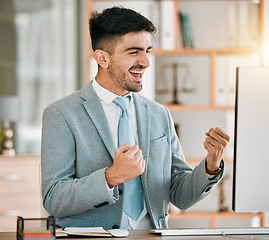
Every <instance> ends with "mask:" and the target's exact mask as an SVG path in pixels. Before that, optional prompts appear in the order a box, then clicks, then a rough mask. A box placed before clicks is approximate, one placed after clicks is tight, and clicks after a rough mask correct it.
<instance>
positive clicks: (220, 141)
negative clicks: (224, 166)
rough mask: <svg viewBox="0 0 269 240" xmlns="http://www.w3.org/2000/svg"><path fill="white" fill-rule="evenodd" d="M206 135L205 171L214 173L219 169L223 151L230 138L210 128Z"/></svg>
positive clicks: (216, 129)
mask: <svg viewBox="0 0 269 240" xmlns="http://www.w3.org/2000/svg"><path fill="white" fill-rule="evenodd" d="M205 134H206V136H207V137H206V139H205V142H204V147H205V149H206V150H207V169H209V170H210V171H215V170H217V169H218V168H219V166H220V162H221V160H222V158H223V154H224V150H225V148H226V146H227V144H228V142H229V141H230V137H229V135H228V134H226V133H225V132H224V131H223V130H221V129H220V128H218V127H216V128H210V129H209V131H208V132H206V133H205Z"/></svg>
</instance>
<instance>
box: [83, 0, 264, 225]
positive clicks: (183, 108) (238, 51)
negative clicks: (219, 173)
mask: <svg viewBox="0 0 269 240" xmlns="http://www.w3.org/2000/svg"><path fill="white" fill-rule="evenodd" d="M99 1H107V2H108V1H109V2H113V1H114V0H87V10H88V15H87V17H88V18H90V17H91V16H92V9H93V3H94V2H99ZM160 1H162V0H160ZM171 1H173V4H174V8H173V9H174V12H173V13H172V14H173V16H174V17H173V18H174V23H175V24H174V33H175V34H174V39H173V42H174V48H173V49H172V50H164V49H160V48H156V49H153V50H152V51H151V53H152V55H153V56H154V57H156V58H158V57H185V56H207V57H208V59H209V69H208V71H209V88H210V89H209V103H208V104H203V105H199V104H195V105H194V104H192V105H182V104H164V105H165V106H167V107H168V108H169V110H170V111H171V112H197V111H210V112H212V111H223V112H227V111H230V112H231V111H234V105H221V106H220V105H218V104H217V103H216V73H217V72H216V71H217V57H218V56H228V55H232V56H233V55H240V56H241V55H242V56H243V55H252V54H253V53H257V54H258V55H259V56H260V64H261V65H263V64H264V63H263V46H264V43H263V39H264V37H263V35H264V30H263V29H264V0H260V3H259V19H258V21H259V30H258V32H259V44H258V45H257V46H256V47H244V48H242V47H227V48H181V47H180V46H179V42H180V22H179V14H178V13H179V11H180V3H181V2H195V1H196V2H205V0H171ZM218 1H219V0H217V1H212V2H218ZM234 1H235V0H234ZM243 1H244V0H243ZM117 2H118V1H117ZM87 37H88V36H87ZM87 48H88V49H89V51H88V53H89V55H88V58H87V63H88V62H89V58H90V57H91V53H92V52H91V47H90V42H89V39H87ZM87 66H89V64H87ZM89 71H90V69H88V74H87V76H89V75H90V74H89ZM87 79H89V78H87ZM200 161H201V158H187V162H188V163H190V164H192V165H196V164H198V163H199V162H200ZM225 163H227V164H230V165H231V164H233V160H231V159H225ZM253 217H260V221H261V226H265V214H264V213H248V214H242V213H240V214H238V213H232V212H226V213H219V212H184V213H183V214H170V217H169V219H196V218H207V219H210V221H211V227H216V226H217V220H218V219H223V218H228V219H241V218H242V219H244V218H245V219H251V218H253Z"/></svg>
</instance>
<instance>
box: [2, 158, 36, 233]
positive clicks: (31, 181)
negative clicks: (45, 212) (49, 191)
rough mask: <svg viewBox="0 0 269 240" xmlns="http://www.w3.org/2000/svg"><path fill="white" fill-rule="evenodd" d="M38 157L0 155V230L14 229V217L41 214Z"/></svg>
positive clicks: (15, 219) (15, 221) (15, 220)
mask: <svg viewBox="0 0 269 240" xmlns="http://www.w3.org/2000/svg"><path fill="white" fill-rule="evenodd" d="M39 171H40V156H37V155H16V156H15V157H6V156H3V155H0V232H7V231H16V223H17V216H23V217H41V190H40V174H39Z"/></svg>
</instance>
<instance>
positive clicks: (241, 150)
mask: <svg viewBox="0 0 269 240" xmlns="http://www.w3.org/2000/svg"><path fill="white" fill-rule="evenodd" d="M235 99H236V100H235V134H234V169H233V171H234V174H233V210H234V211H235V212H265V211H269V186H268V185H269V67H238V68H237V71H236V98H235Z"/></svg>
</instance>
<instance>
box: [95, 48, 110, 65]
mask: <svg viewBox="0 0 269 240" xmlns="http://www.w3.org/2000/svg"><path fill="white" fill-rule="evenodd" d="M93 58H94V59H95V61H96V62H97V63H98V64H99V65H100V66H101V67H102V68H108V65H109V54H108V53H107V52H105V51H103V50H95V51H94V52H93Z"/></svg>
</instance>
